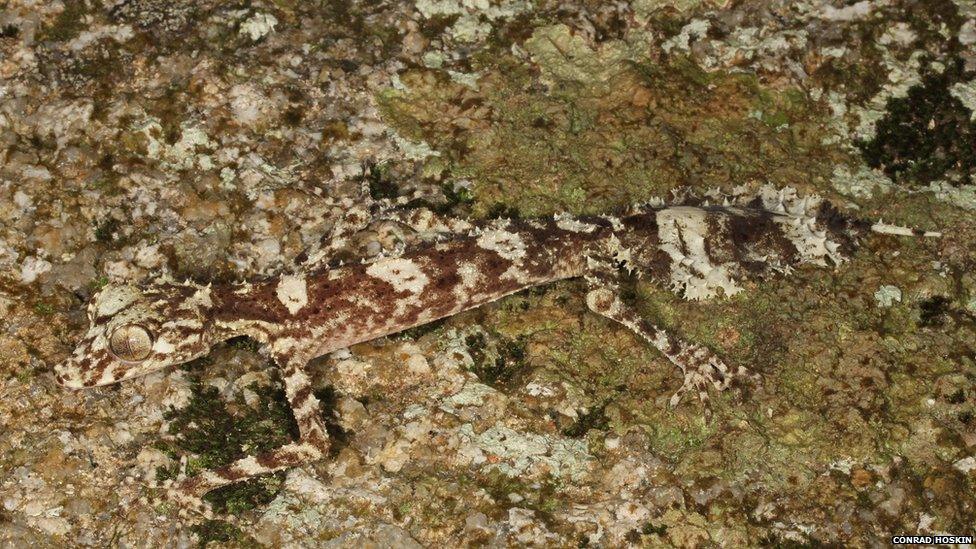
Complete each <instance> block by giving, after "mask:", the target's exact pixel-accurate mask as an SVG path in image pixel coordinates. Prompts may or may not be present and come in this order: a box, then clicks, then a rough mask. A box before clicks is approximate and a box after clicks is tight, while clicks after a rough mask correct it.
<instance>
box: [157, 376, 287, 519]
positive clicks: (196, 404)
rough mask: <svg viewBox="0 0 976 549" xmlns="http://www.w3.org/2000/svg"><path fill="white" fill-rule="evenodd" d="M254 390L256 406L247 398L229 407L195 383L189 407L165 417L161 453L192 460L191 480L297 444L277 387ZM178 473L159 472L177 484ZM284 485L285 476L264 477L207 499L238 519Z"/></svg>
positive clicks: (210, 388)
mask: <svg viewBox="0 0 976 549" xmlns="http://www.w3.org/2000/svg"><path fill="white" fill-rule="evenodd" d="M250 389H251V390H252V391H254V393H255V394H256V395H257V399H256V402H255V403H254V404H253V405H248V404H247V403H245V402H244V400H243V398H238V399H236V400H235V401H234V402H232V403H227V402H225V401H224V399H223V398H222V397H221V395H220V392H219V391H218V390H217V389H216V388H215V387H213V386H210V385H205V384H203V383H202V382H201V381H200V380H199V379H196V380H194V382H193V386H192V389H191V390H192V394H191V398H190V401H189V403H188V404H187V405H186V406H185V407H183V408H181V409H178V410H175V409H174V410H170V411H169V412H167V413H166V414H165V415H164V417H165V419H166V420H167V421H169V426H168V433H169V434H170V435H171V438H170V439H168V440H164V441H162V442H160V443H159V444H158V447H159V448H160V449H161V450H163V451H164V452H166V453H167V454H168V455H169V456H170V457H172V458H174V459H176V460H178V459H179V457H180V456H181V455H189V456H190V458H189V460H188V463H187V470H186V474H187V475H188V476H190V475H193V474H195V473H198V472H199V471H201V470H203V469H210V468H213V467H220V466H223V465H228V464H230V463H231V462H233V461H235V460H238V459H241V458H244V457H246V456H249V455H254V454H257V453H260V452H266V451H269V450H273V449H275V448H278V447H280V446H283V445H285V444H288V443H289V442H292V441H293V440H295V439H296V438H297V437H298V426H297V424H296V423H295V420H294V418H293V417H292V415H291V411H290V409H289V407H288V402H287V399H286V398H285V392H284V389H283V388H282V387H281V386H279V385H266V386H259V385H254V386H252V387H251V388H250ZM178 467H179V466H178V465H175V466H173V467H172V468H169V469H165V468H160V469H159V470H158V471H157V475H156V476H157V479H158V480H160V481H165V480H169V479H173V478H175V477H176V476H177V474H178V473H179V472H180V471H179V470H178ZM283 482H284V473H275V474H272V475H267V476H261V477H257V478H254V479H251V480H248V481H246V482H241V483H237V484H232V485H229V486H225V487H223V488H218V489H217V490H213V491H212V492H210V493H208V494H207V495H206V496H204V499H205V500H206V501H208V502H209V503H211V504H212V505H213V506H214V509H215V510H216V511H217V512H220V513H231V514H240V513H243V512H245V511H248V510H250V509H253V508H255V507H258V506H261V505H266V504H267V503H269V502H271V500H272V499H274V497H275V495H276V494H277V493H278V491H279V490H280V489H281V485H282V483H283Z"/></svg>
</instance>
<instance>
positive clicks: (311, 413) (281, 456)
mask: <svg viewBox="0 0 976 549" xmlns="http://www.w3.org/2000/svg"><path fill="white" fill-rule="evenodd" d="M297 364H298V362H297V361H289V362H288V363H287V364H286V366H284V367H283V368H282V377H283V378H284V382H285V394H286V396H287V398H288V404H289V406H290V407H291V410H292V414H293V415H294V417H295V421H296V423H297V424H298V432H299V437H298V440H296V441H294V442H291V443H289V444H286V445H284V446H281V447H279V448H276V449H274V450H271V451H269V452H264V453H261V454H258V455H256V456H247V457H244V458H241V459H239V460H237V461H234V462H232V463H230V464H228V465H224V466H221V467H215V468H213V469H207V470H204V471H201V472H199V473H197V474H196V475H194V476H192V477H189V478H187V479H184V480H182V481H179V482H176V483H170V484H169V485H168V486H167V492H168V495H169V497H170V499H172V500H174V501H176V502H178V503H180V504H181V505H184V506H186V507H188V508H189V509H190V510H193V511H197V512H199V513H200V514H202V515H204V516H205V517H207V518H210V517H212V516H213V513H212V510H211V509H210V506H209V505H208V504H207V503H206V502H205V501H203V496H204V495H205V494H206V493H207V492H210V491H211V490H215V489H217V488H220V487H222V486H227V485H229V484H234V483H237V482H241V481H244V480H248V479H250V478H253V477H255V476H258V475H264V474H268V473H273V472H276V471H281V470H284V469H288V468H291V467H297V466H300V465H304V464H306V463H309V462H312V461H316V460H319V459H321V458H323V457H325V456H326V455H327V454H328V451H329V435H328V431H327V430H326V427H325V423H324V422H323V420H322V417H321V411H320V407H319V399H318V398H316V397H315V395H314V394H312V383H311V379H310V378H309V377H308V374H306V373H305V371H304V368H303V367H300V366H297Z"/></svg>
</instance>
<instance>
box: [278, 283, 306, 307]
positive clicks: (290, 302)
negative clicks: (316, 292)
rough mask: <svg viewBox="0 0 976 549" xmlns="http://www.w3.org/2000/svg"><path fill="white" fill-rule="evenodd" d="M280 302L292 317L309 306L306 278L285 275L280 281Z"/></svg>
mask: <svg viewBox="0 0 976 549" xmlns="http://www.w3.org/2000/svg"><path fill="white" fill-rule="evenodd" d="M276 293H277V295H278V301H281V304H282V305H284V306H285V308H286V309H288V312H289V313H290V314H292V315H294V314H296V313H298V311H300V310H302V308H303V307H305V305H308V286H307V284H306V282H305V277H303V276H296V275H285V276H282V277H281V280H279V281H278V289H277V292H276Z"/></svg>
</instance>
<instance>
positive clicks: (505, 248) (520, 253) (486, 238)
mask: <svg viewBox="0 0 976 549" xmlns="http://www.w3.org/2000/svg"><path fill="white" fill-rule="evenodd" d="M478 246H479V247H481V248H484V249H485V250H491V251H493V252H495V253H496V254H498V255H500V256H501V257H503V258H505V259H507V260H509V261H520V260H521V259H522V258H524V257H525V243H524V242H523V241H522V237H521V236H519V234H518V233H510V232H508V231H505V230H500V229H491V230H487V231H485V232H483V233H482V234H481V236H479V237H478Z"/></svg>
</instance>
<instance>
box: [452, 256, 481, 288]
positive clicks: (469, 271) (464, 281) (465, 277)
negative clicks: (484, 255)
mask: <svg viewBox="0 0 976 549" xmlns="http://www.w3.org/2000/svg"><path fill="white" fill-rule="evenodd" d="M457 272H458V276H460V277H461V284H460V285H459V286H458V287H457V288H455V290H456V291H460V292H461V293H463V294H468V293H470V290H472V289H474V288H477V287H478V284H480V283H481V271H479V270H478V267H476V266H475V264H474V263H462V264H460V265H458V271H457Z"/></svg>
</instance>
